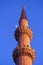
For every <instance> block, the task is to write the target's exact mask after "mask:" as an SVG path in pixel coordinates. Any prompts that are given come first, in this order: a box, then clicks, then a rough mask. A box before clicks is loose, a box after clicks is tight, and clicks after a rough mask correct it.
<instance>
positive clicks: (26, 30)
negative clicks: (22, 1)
mask: <svg viewBox="0 0 43 65" xmlns="http://www.w3.org/2000/svg"><path fill="white" fill-rule="evenodd" d="M14 36H15V39H16V41H17V42H18V46H17V47H16V48H15V49H14V51H13V60H14V62H15V63H16V65H32V63H33V62H34V60H35V51H34V49H33V48H32V47H31V45H30V41H31V39H32V36H33V33H32V30H31V28H30V27H29V26H28V20H27V17H26V14H25V11H24V8H22V15H21V18H20V21H19V27H18V28H17V29H16V31H15V33H14Z"/></svg>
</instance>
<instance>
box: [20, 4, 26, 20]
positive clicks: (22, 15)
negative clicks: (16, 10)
mask: <svg viewBox="0 0 43 65" xmlns="http://www.w3.org/2000/svg"><path fill="white" fill-rule="evenodd" d="M22 19H27V17H26V13H25V10H24V5H22V13H21V17H20V21H21V20H22Z"/></svg>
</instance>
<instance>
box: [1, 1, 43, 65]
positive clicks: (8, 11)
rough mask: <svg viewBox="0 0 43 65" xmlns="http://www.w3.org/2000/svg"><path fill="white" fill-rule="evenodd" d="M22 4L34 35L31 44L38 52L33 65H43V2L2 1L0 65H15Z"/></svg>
mask: <svg viewBox="0 0 43 65" xmlns="http://www.w3.org/2000/svg"><path fill="white" fill-rule="evenodd" d="M22 4H23V5H24V8H25V12H26V15H27V18H28V21H29V26H30V27H31V28H32V31H33V33H34V34H33V39H32V41H31V42H30V43H31V46H32V47H33V48H34V49H35V52H36V59H35V61H34V63H33V65H43V0H0V65H15V63H14V61H13V58H12V51H13V50H14V48H15V47H16V46H17V41H16V40H15V38H14V31H15V30H16V27H15V25H18V23H19V19H20V15H21V11H22Z"/></svg>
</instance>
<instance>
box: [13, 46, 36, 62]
mask: <svg viewBox="0 0 43 65" xmlns="http://www.w3.org/2000/svg"><path fill="white" fill-rule="evenodd" d="M19 56H28V57H30V58H31V59H32V62H33V61H34V59H35V52H34V49H33V48H31V47H22V46H17V47H16V48H15V49H14V51H13V59H14V61H15V62H16V59H17V58H18V57H19Z"/></svg>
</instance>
